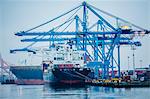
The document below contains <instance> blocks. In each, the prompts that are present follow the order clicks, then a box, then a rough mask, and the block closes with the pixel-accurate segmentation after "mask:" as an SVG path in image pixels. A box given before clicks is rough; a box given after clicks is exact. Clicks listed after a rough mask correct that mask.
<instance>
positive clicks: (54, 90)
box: [43, 85, 124, 99]
mask: <svg viewBox="0 0 150 99" xmlns="http://www.w3.org/2000/svg"><path fill="white" fill-rule="evenodd" d="M123 90H124V89H121V88H120V89H115V88H111V87H97V86H56V85H55V86H52V85H44V89H43V91H44V93H45V95H46V96H48V95H49V97H50V98H59V97H61V99H66V96H67V97H68V98H69V97H70V98H73V99H91V98H92V99H97V98H101V99H116V98H119V97H122V96H123V93H122V91H123ZM116 93H117V94H116Z"/></svg>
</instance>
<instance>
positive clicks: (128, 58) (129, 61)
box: [128, 56, 130, 71]
mask: <svg viewBox="0 0 150 99" xmlns="http://www.w3.org/2000/svg"><path fill="white" fill-rule="evenodd" d="M129 59H130V57H129V56H128V71H129V66H130V63H129V62H130V61H129Z"/></svg>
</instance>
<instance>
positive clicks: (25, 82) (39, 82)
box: [15, 79, 44, 85]
mask: <svg viewBox="0 0 150 99" xmlns="http://www.w3.org/2000/svg"><path fill="white" fill-rule="evenodd" d="M15 83H16V84H20V85H42V84H44V81H43V80H39V79H38V80H37V79H30V80H29V79H19V80H16V81H15Z"/></svg>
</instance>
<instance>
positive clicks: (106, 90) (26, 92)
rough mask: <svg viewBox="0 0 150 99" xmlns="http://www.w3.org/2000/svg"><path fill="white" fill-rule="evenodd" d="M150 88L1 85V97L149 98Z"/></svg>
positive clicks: (53, 98) (27, 98) (41, 98)
mask: <svg viewBox="0 0 150 99" xmlns="http://www.w3.org/2000/svg"><path fill="white" fill-rule="evenodd" d="M149 93H150V88H128V89H125V88H111V87H99V86H85V85H83V86H69V85H67V86H50V85H38V86H36V85H35V86H33V85H0V99H11V98H13V99H33V98H34V99H149V97H150V94H149Z"/></svg>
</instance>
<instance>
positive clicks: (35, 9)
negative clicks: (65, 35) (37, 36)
mask: <svg viewBox="0 0 150 99" xmlns="http://www.w3.org/2000/svg"><path fill="white" fill-rule="evenodd" d="M85 1H87V3H89V4H91V5H93V6H95V7H97V8H100V9H103V10H105V11H107V12H110V13H112V14H114V15H116V16H119V17H121V18H123V19H125V20H128V21H130V22H132V23H134V24H137V25H139V26H141V27H144V28H146V29H149V30H150V0H85ZM81 3H82V0H0V53H1V54H2V57H3V58H4V59H5V60H6V61H8V62H9V63H13V64H17V65H18V64H19V62H20V61H21V59H25V58H26V56H28V55H27V54H25V53H17V54H13V55H12V54H10V53H9V50H10V49H14V48H21V47H24V46H25V44H23V43H21V42H20V41H19V40H20V38H19V37H16V36H15V35H14V33H15V32H18V31H24V30H27V29H30V28H32V27H34V26H36V25H38V24H41V23H43V22H45V21H47V20H50V19H52V18H54V17H56V16H58V15H60V14H61V13H63V12H65V11H68V10H69V9H71V8H73V7H76V6H78V5H79V4H81ZM43 30H44V29H43ZM138 40H141V42H142V44H143V46H142V47H141V48H137V50H136V52H135V53H136V55H135V56H136V67H140V66H141V63H140V62H139V61H140V60H142V65H143V66H148V65H149V64H150V51H149V50H150V36H149V37H148V36H145V37H143V38H140V39H138ZM129 49H131V48H129V47H123V48H122V50H121V51H122V52H121V65H122V69H126V68H127V65H128V62H127V56H130V68H132V51H131V50H129ZM33 57H34V56H33ZM33 57H32V58H33ZM34 59H36V58H35V57H34ZM33 64H40V63H39V62H37V61H34V62H33Z"/></svg>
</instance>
